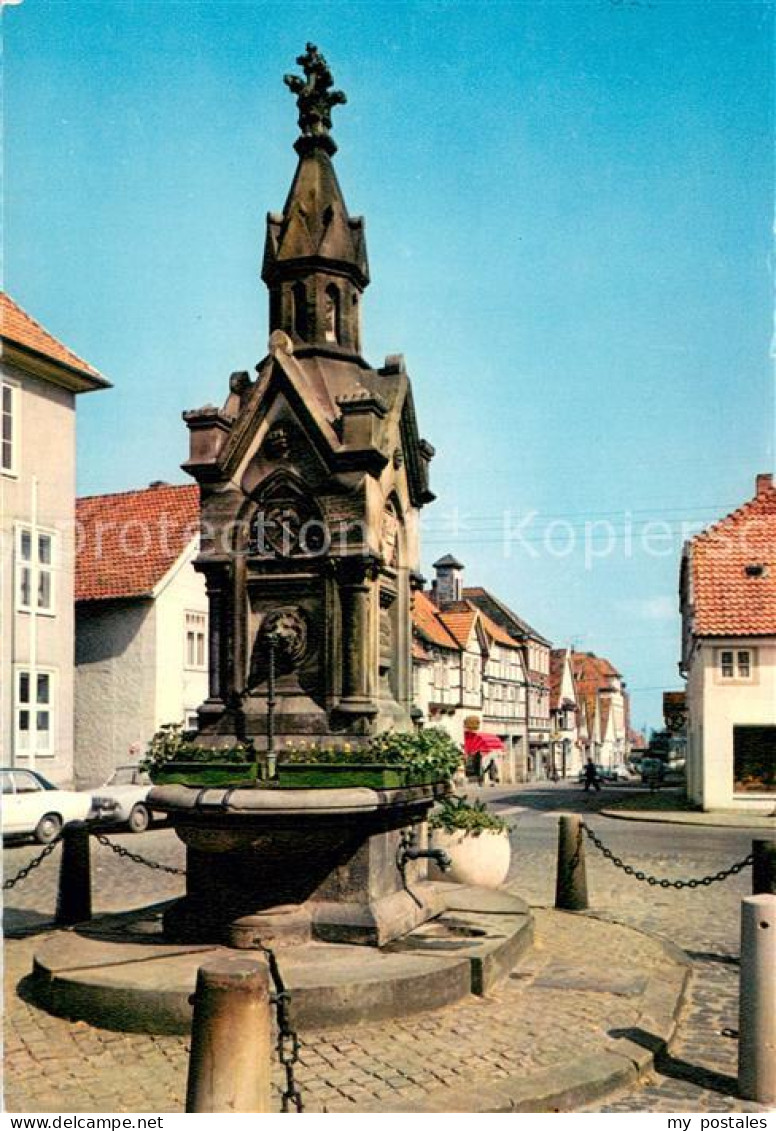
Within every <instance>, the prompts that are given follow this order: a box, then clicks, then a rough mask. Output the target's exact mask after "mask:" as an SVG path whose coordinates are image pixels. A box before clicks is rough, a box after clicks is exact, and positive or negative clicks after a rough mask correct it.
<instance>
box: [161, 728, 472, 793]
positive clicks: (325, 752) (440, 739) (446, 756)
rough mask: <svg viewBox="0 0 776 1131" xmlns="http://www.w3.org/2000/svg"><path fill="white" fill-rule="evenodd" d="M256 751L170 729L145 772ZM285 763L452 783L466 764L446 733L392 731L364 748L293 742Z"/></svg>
mask: <svg viewBox="0 0 776 1131" xmlns="http://www.w3.org/2000/svg"><path fill="white" fill-rule="evenodd" d="M252 760H253V754H252V751H251V750H249V749H248V748H247V747H245V746H242V745H239V744H238V745H237V746H230V747H226V748H225V747H221V748H214V747H212V746H200V745H199V744H197V743H196V742H192V741H191V740H190V739H188V738H187V736H186V734H185V732H184V730H183V728H182V727H181V726H179V725H177V724H175V723H168V724H166V725H165V726H163V727H162V728H161V729H160V730H158V731H157V732H156V734H155V735H154V737H153V738H152V739H151V741H150V743H149V745H148V749H147V751H146V756H145V758H144V759H143V762H142V763H141V765H142V767H143V769H145V770H151V769H153V768H154V767H159V766H166V765H168V764H169V763H170V762H237V763H240V762H251V761H252ZM278 760H279V761H280V762H303V763H305V764H310V765H325V764H327V763H328V764H332V763H336V764H342V763H348V762H352V763H354V764H359V765H377V764H382V765H391V766H404V767H407V768H409V769H412V770H413V771H416V772H417V773H418V774H423V775H427V776H428V778H429V779H432V780H442V779H444V778H451V777H452V776H453V774H454V773H455V771H456V770H457V769H458V766H459V765H460V762H461V751H460V748H459V747H458V746H457V745H456V744H455V742H453V740H452V738H451V737H450V735H449V734H448V733H447V731H445V730H442V729H441V727H429V728H428V729H426V730H420V731H413V732H410V733H409V734H399V733H395V732H394V731H389V732H388V733H386V734H381V735H378V736H376V737H375V738H372V739H370V740H369V741H368V742H367V743H366V744H365V745H364V746H353V745H351V744H350V743H349V742H343V743H342V744H341V745H335V744H332V743H327V744H326V745H322V744H320V743H314V742H288V743H286V745H285V746H284V747H283V748H282V749H281V750H279V751H278Z"/></svg>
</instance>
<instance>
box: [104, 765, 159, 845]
mask: <svg viewBox="0 0 776 1131" xmlns="http://www.w3.org/2000/svg"><path fill="white" fill-rule="evenodd" d="M150 790H151V779H150V778H149V777H148V774H147V773H146V772H145V771H144V770H141V769H140V767H139V766H138V765H136V764H135V765H128V766H117V767H116V769H115V770H114V771H113V773H112V774H111V776H110V777H109V778H108V780H107V781H106V782H105V785H101V786H100V787H99V788H98V789H96V790H95V791H94V797H93V803H94V815H96V816H98V817H100V818H101V820H103V821H109V822H111V823H113V824H121V825H128V826H129V830H130V832H133V833H142V832H145V830H146V829H147V828H148V825H149V822H150V820H151V810H150V809H149V807H148V804H147V798H148V794H149V791H150Z"/></svg>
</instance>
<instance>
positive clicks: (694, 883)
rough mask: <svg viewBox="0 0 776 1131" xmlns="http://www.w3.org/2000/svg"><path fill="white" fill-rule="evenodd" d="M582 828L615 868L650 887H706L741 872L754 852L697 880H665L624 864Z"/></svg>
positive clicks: (748, 863) (591, 833)
mask: <svg viewBox="0 0 776 1131" xmlns="http://www.w3.org/2000/svg"><path fill="white" fill-rule="evenodd" d="M581 825H582V828H583V829H584V830H585V833H586V834H587V836H588V838H589V839H590V840H591V841H592V842H593V844H594V845H595V846H596V848H597V849H598V851H599V852H601V853H602V854H603V855H604V856H605V857H606V859H607V860H611V862H612V864H614V866H615V868H621V869H622V871H623V872H624V873H625V875H626V876H633V878H634V880H640V881H642V882H643V883H646V884H649V886H650V887H653V888H654V887H661V888H675V889H676V890H677V891H679V890H681V889H682V888H698V887H706V888H707V887H708V886H709V885H710V884H716V883H719V882H720V881H722V880H727V879H728V878H729V877H730V876H737V875H738V873H739V872H743V870H744V868H749V867H750V866H751V865H752V863H753V862H754V853H752V852H750V853H749V855H748V856H746V857H745V858H744V859H743V860H739V861H738V863H736V864H731V866H730V867H729V868H725V869H723V870H722V871H720V872H714V873H713V874H712V875H709V876H702V877H701V879H699V880H666V879H660V878H659V877H658V876H648V875H647V874H646V872H641V871H639V870H638V869H636V868H634V867H633V866H632V865H630V864H624V863H623V861H622V860H621V859H620V857H619V856H615V855H614V853H613V852H612V850H611V849H610V848H607V847H606V845H605V844H604V843H603V841H602V840H600V839H599V838H598V837H597V836H596V835H595V833H594V832H593V830H592V829H591V828H590V827H589V826H588V825H586V824H585V822H584V821H582V822H581Z"/></svg>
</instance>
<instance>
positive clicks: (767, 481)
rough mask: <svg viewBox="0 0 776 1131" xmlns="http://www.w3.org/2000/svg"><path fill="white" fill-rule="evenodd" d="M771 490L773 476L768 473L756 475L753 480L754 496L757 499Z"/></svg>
mask: <svg viewBox="0 0 776 1131" xmlns="http://www.w3.org/2000/svg"><path fill="white" fill-rule="evenodd" d="M772 489H773V476H772V475H771V473H770V472H767V473H763V474H762V475H758V476H757V478H756V480H755V494H756V496H757V497H758V498H759V497H760V495H765V494H767V493H768V491H770V490H772Z"/></svg>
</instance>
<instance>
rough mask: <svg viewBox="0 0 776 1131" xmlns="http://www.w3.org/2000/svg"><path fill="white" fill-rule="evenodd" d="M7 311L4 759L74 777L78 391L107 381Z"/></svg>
mask: <svg viewBox="0 0 776 1131" xmlns="http://www.w3.org/2000/svg"><path fill="white" fill-rule="evenodd" d="M0 315H1V316H2V344H3V353H2V364H1V368H2V390H1V391H2V443H1V445H0V448H1V468H0V513H2V540H3V550H2V587H1V589H2V610H1V616H2V681H0V682H2V727H1V728H0V745H1V746H2V753H1V754H0V760H2V762H3V764H4V765H11V766H22V767H25V768H28V769H37V770H39V771H40V772H41V773H43V774H44V775H45V776H46V777H48V778H50V779H51V781H53V782H54V783H55V784H57V785H68V784H70V783H71V781H72V779H73V638H74V624H73V587H74V558H75V552H74V551H75V466H76V397H77V396H78V395H79V394H80V393H87V392H92V391H95V390H98V389H104V388H108V387H109V382H108V381H106V379H105V378H104V377H103V376H102V375H101V374H100V373H98V371H97V370H96V369H94V368H93V367H92V366H91V365H89V364H87V362H85V361H83V360H82V359H81V358H80V357H78V356H77V355H76V354H74V353H73V352H72V350H70V349H68V348H67V347H66V346H64V345H63V344H62V343H61V342H60V341H58V340H57V339H56V338H55V337H53V335H52V334H50V333H49V332H48V331H47V330H45V329H44V328H43V327H42V326H41V325H40V324H39V323H38V322H36V321H35V320H34V319H33V318H31V317H30V315H28V314H27V313H26V312H25V311H24V310H22V308H21V307H20V306H18V305H17V304H16V303H15V302H14V301H13V300H12V299H11V298H9V296H8V295H5V294H3V295H0Z"/></svg>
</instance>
